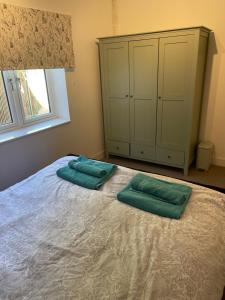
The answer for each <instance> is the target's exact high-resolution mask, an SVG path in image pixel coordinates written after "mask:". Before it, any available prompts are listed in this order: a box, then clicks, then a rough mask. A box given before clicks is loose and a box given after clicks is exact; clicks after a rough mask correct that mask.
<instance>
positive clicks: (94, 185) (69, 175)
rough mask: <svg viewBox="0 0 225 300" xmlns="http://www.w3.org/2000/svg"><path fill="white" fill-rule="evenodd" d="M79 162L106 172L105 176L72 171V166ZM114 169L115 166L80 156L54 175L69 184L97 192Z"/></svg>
mask: <svg viewBox="0 0 225 300" xmlns="http://www.w3.org/2000/svg"><path fill="white" fill-rule="evenodd" d="M79 162H86V163H87V164H88V163H89V164H90V165H91V166H95V167H98V168H100V169H101V170H104V171H106V174H105V175H104V176H102V177H95V176H91V175H88V174H85V173H83V172H79V171H77V170H75V169H74V166H75V165H76V164H77V163H79ZM116 169H117V166H116V165H113V164H109V163H105V162H100V161H94V160H89V159H87V158H86V157H84V156H80V157H79V158H78V159H77V160H72V161H70V162H69V166H67V167H63V168H60V169H59V170H57V172H56V173H57V175H58V176H59V177H60V178H63V179H65V180H67V181H69V182H72V183H74V184H77V185H80V186H83V187H85V188H88V189H93V190H97V189H99V188H100V187H101V186H102V185H103V184H104V183H105V182H106V181H107V180H108V179H109V178H110V177H111V176H112V175H113V174H114V173H115V171H116Z"/></svg>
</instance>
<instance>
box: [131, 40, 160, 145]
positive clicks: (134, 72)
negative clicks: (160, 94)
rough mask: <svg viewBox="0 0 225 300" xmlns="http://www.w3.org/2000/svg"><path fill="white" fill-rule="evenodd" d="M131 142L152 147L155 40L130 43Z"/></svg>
mask: <svg viewBox="0 0 225 300" xmlns="http://www.w3.org/2000/svg"><path fill="white" fill-rule="evenodd" d="M129 57H130V105H131V107H130V108H131V109H130V113H131V142H132V143H133V144H142V145H148V146H155V135H156V104H157V72H158V39H149V40H140V41H131V42H129Z"/></svg>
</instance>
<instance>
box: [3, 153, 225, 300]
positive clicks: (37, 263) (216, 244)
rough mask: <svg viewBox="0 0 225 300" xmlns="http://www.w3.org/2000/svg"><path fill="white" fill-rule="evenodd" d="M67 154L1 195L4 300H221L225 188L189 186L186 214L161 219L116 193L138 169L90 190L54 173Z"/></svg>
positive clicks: (224, 278)
mask: <svg viewBox="0 0 225 300" xmlns="http://www.w3.org/2000/svg"><path fill="white" fill-rule="evenodd" d="M71 159H73V158H72V157H70V156H68V157H63V158H61V159H59V160H57V161H56V162H54V163H53V164H51V165H49V166H48V167H46V168H44V169H42V170H41V171H39V172H38V173H36V174H34V175H33V176H31V177H29V178H27V179H26V180H24V181H22V182H20V183H18V184H16V185H14V186H12V187H10V188H8V189H7V190H5V191H3V192H0V299H1V300H3V299H10V300H12V299H23V300H26V299H35V300H39V299H40V300H41V299H59V300H62V299H82V300H83V299H85V300H86V299H87V300H88V299H93V300H94V299H98V300H101V299H104V300H106V299H110V300H111V299H121V300H122V299H134V300H139V299H141V300H142V299H151V300H155V299H156V300H161V299H168V300H170V299H171V300H179V299H182V300H184V299H196V300H201V299H202V300H211V299H212V300H217V299H218V300H221V298H222V294H223V288H224V283H225V195H224V194H222V193H219V192H216V191H213V190H210V189H207V188H204V187H200V186H198V185H193V184H190V186H191V187H192V188H193V193H192V197H191V199H190V202H189V204H188V206H187V208H186V210H185V212H184V214H183V216H182V218H181V219H180V220H172V219H168V218H163V217H159V216H157V215H153V214H151V213H147V212H144V211H141V210H139V209H136V208H134V207H131V206H128V205H126V204H123V203H121V202H119V201H118V200H117V199H116V194H117V192H118V191H120V190H121V189H122V188H123V187H124V186H125V185H126V184H127V183H128V181H129V180H130V179H131V178H132V177H133V176H134V175H135V174H136V173H137V171H135V170H132V169H128V168H124V167H119V168H118V170H117V171H116V174H115V175H114V176H113V177H112V178H111V179H110V180H109V181H108V182H107V183H106V184H105V185H104V186H103V187H102V188H101V190H99V191H93V190H88V189H85V188H82V187H79V186H76V185H74V184H71V183H69V182H66V181H64V180H62V179H60V178H58V177H57V176H56V174H55V172H56V170H57V169H58V168H60V167H62V166H64V165H66V164H67V163H68V161H69V160H71ZM152 175H153V176H155V177H156V178H161V179H164V180H169V181H174V182H181V181H179V180H175V179H172V178H168V177H163V176H159V175H158V176H157V175H154V174H152Z"/></svg>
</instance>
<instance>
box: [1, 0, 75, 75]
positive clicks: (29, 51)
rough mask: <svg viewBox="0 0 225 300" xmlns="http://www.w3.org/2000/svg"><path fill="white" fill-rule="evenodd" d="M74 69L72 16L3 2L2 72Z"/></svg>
mask: <svg viewBox="0 0 225 300" xmlns="http://www.w3.org/2000/svg"><path fill="white" fill-rule="evenodd" d="M73 67H74V53H73V42H72V32H71V17H70V16H67V15H63V14H58V13H53V12H48V11H41V10H37V9H32V8H23V7H18V6H13V5H8V4H3V3H0V70H19V69H39V68H41V69H43V68H45V69H47V68H73Z"/></svg>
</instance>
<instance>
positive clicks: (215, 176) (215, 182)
mask: <svg viewBox="0 0 225 300" xmlns="http://www.w3.org/2000/svg"><path fill="white" fill-rule="evenodd" d="M105 161H108V162H111V163H115V164H117V165H121V166H124V167H128V168H132V169H136V170H140V171H144V172H150V173H156V174H160V175H165V176H170V177H174V178H178V179H182V180H185V181H190V182H192V183H197V184H200V185H204V186H207V187H210V188H213V189H216V190H218V191H220V192H223V193H225V167H219V166H214V165H212V166H211V167H210V168H209V170H208V171H199V170H197V169H195V167H194V166H191V168H190V170H189V174H188V176H184V174H183V172H182V170H181V169H178V168H172V167H168V166H163V165H157V164H153V163H149V162H143V161H138V160H133V159H128V158H121V157H117V156H112V155H110V156H109V158H108V159H105Z"/></svg>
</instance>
